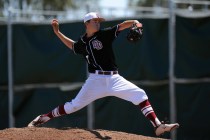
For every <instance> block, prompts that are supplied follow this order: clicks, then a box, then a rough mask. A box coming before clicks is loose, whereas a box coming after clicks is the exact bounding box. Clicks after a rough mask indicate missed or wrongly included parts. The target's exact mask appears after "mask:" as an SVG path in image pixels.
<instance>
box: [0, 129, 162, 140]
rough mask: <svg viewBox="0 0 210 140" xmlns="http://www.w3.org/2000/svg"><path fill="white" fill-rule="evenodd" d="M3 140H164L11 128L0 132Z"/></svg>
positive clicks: (98, 132)
mask: <svg viewBox="0 0 210 140" xmlns="http://www.w3.org/2000/svg"><path fill="white" fill-rule="evenodd" d="M0 139H1V140H109V139H111V140H163V139H161V138H152V137H146V136H141V135H135V134H129V133H125V132H117V131H108V130H88V129H79V128H62V129H55V128H45V127H39V128H28V127H25V128H9V129H4V130H0Z"/></svg>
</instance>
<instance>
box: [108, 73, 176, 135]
mask: <svg viewBox="0 0 210 140" xmlns="http://www.w3.org/2000/svg"><path fill="white" fill-rule="evenodd" d="M112 82H113V85H114V86H113V87H112V92H111V94H112V95H113V96H116V97H118V98H121V99H124V100H127V101H130V102H132V103H133V104H135V105H137V106H139V108H140V110H141V112H142V113H143V114H144V116H145V117H146V118H147V119H149V120H150V122H151V123H152V125H153V126H154V128H155V133H156V135H157V136H159V135H161V134H163V133H164V132H168V131H171V130H173V129H175V128H177V127H179V124H177V123H175V124H161V122H160V121H159V119H158V118H157V116H156V114H155V112H154V110H153V108H152V106H151V104H150V102H149V100H148V97H147V95H146V93H145V91H144V90H143V89H141V88H139V87H137V86H136V85H134V84H133V83H131V82H129V81H127V80H126V79H124V78H123V77H121V76H116V77H115V78H113V80H112Z"/></svg>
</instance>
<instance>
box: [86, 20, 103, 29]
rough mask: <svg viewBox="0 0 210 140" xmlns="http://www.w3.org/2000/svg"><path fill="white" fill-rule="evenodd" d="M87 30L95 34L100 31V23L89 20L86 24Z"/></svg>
mask: <svg viewBox="0 0 210 140" xmlns="http://www.w3.org/2000/svg"><path fill="white" fill-rule="evenodd" d="M87 28H88V29H89V30H92V31H93V32H97V31H98V30H99V29H100V21H99V20H98V19H91V20H90V22H89V23H88V24H87Z"/></svg>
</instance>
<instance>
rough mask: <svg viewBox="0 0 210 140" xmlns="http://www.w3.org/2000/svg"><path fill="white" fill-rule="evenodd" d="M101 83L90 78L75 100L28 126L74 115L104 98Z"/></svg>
mask: <svg viewBox="0 0 210 140" xmlns="http://www.w3.org/2000/svg"><path fill="white" fill-rule="evenodd" d="M101 81H102V80H97V79H96V80H95V79H94V77H91V78H88V80H86V83H85V84H84V85H83V87H82V89H81V90H80V92H79V93H78V95H77V96H76V97H75V99H73V100H71V101H69V102H66V103H65V104H64V105H60V106H58V107H56V108H55V109H53V110H52V111H50V112H49V113H47V114H43V115H39V116H38V117H36V118H35V119H34V120H33V121H32V122H30V123H29V124H28V126H32V127H33V126H38V125H40V124H43V123H45V122H47V121H49V120H50V119H52V118H55V117H59V116H62V115H65V114H70V113H73V112H75V111H78V110H80V109H82V108H83V107H85V106H87V105H88V104H89V103H91V102H93V101H94V100H96V99H99V98H102V97H104V96H105V94H104V92H103V90H104V89H103V87H104V86H103V83H101Z"/></svg>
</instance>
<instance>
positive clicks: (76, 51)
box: [72, 39, 86, 54]
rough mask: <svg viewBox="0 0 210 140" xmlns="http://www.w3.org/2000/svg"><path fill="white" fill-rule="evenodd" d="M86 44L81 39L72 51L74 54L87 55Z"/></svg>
mask: <svg viewBox="0 0 210 140" xmlns="http://www.w3.org/2000/svg"><path fill="white" fill-rule="evenodd" d="M85 46H86V45H85V43H84V42H83V41H82V40H81V39H79V40H78V41H76V42H75V43H74V44H73V47H72V50H73V52H74V54H84V53H85Z"/></svg>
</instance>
